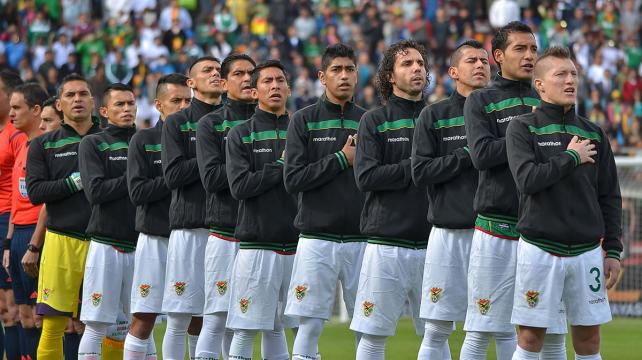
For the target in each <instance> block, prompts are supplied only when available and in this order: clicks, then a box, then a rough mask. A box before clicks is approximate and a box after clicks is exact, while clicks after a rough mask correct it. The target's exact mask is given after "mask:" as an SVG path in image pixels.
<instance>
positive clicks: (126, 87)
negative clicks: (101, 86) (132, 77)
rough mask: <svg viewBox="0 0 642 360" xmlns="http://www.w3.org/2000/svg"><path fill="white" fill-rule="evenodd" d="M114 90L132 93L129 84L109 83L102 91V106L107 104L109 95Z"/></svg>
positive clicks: (132, 90)
mask: <svg viewBox="0 0 642 360" xmlns="http://www.w3.org/2000/svg"><path fill="white" fill-rule="evenodd" d="M114 91H128V92H130V93H132V94H133V93H134V89H132V87H131V86H129V85H125V84H122V83H113V84H110V85H109V86H107V88H106V89H105V91H104V92H103V106H107V104H108V103H109V96H111V93H112V92H114Z"/></svg>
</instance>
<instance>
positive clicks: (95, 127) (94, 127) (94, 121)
mask: <svg viewBox="0 0 642 360" xmlns="http://www.w3.org/2000/svg"><path fill="white" fill-rule="evenodd" d="M61 128H62V129H64V130H65V131H66V132H68V133H71V134H74V135H79V134H78V132H77V131H76V129H74V128H73V127H71V126H70V125H69V124H66V123H65V121H64V119H63V120H62V125H61ZM98 131H100V120H99V119H98V117H97V116H93V115H92V116H91V127H90V128H89V131H87V134H86V135H89V134H93V133H95V132H98Z"/></svg>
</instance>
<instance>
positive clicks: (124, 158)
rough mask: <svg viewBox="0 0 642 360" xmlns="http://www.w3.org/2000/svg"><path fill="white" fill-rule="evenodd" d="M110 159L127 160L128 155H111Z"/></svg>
mask: <svg viewBox="0 0 642 360" xmlns="http://www.w3.org/2000/svg"><path fill="white" fill-rule="evenodd" d="M109 161H127V156H110V157H109Z"/></svg>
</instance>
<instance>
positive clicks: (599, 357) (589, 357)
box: [575, 353, 602, 360]
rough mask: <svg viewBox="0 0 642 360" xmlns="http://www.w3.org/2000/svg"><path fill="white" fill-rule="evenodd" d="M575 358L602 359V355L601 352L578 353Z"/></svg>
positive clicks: (582, 359) (581, 359)
mask: <svg viewBox="0 0 642 360" xmlns="http://www.w3.org/2000/svg"><path fill="white" fill-rule="evenodd" d="M575 360H602V355H600V353H597V354H593V355H577V354H575Z"/></svg>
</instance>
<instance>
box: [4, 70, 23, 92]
mask: <svg viewBox="0 0 642 360" xmlns="http://www.w3.org/2000/svg"><path fill="white" fill-rule="evenodd" d="M0 80H2V83H3V84H4V90H5V92H6V93H7V94H11V92H12V91H13V89H15V88H16V86H18V85H21V84H22V83H23V81H22V79H21V78H20V74H18V73H17V72H15V71H13V70H9V69H3V70H2V71H0Z"/></svg>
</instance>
